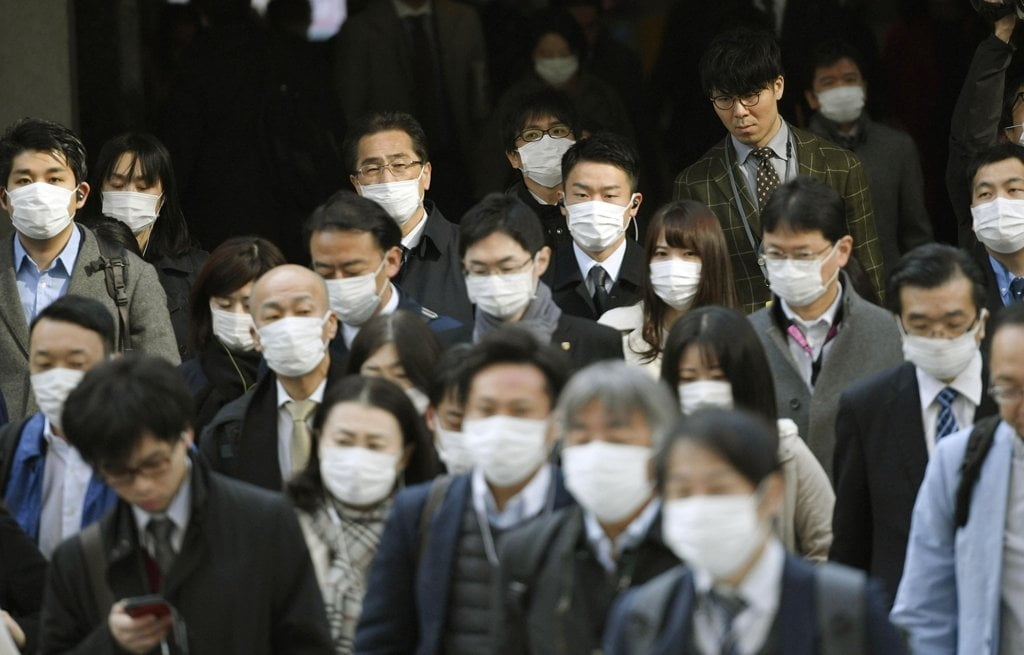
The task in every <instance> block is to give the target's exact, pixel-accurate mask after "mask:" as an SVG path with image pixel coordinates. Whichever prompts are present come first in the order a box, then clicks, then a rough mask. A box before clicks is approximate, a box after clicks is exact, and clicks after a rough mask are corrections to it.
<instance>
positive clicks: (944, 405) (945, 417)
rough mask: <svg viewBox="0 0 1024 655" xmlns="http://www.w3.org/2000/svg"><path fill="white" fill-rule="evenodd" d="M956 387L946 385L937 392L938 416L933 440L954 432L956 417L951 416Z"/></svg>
mask: <svg viewBox="0 0 1024 655" xmlns="http://www.w3.org/2000/svg"><path fill="white" fill-rule="evenodd" d="M956 396H957V393H956V389H952V388H950V387H946V388H945V389H943V390H942V391H940V392H939V396H938V398H936V400H938V401H939V417H938V419H936V420H935V441H938V440H939V439H941V438H942V437H945V436H948V435H950V434H953V433H954V432H956V417H954V416H953V401H954V400H956Z"/></svg>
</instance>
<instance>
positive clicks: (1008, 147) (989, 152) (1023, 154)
mask: <svg viewBox="0 0 1024 655" xmlns="http://www.w3.org/2000/svg"><path fill="white" fill-rule="evenodd" d="M1007 159H1016V160H1017V161H1019V162H1020V163H1022V164H1024V146H1022V145H1019V144H1016V143H1013V142H1012V141H1003V142H1002V143H997V144H995V145H992V146H989V147H987V148H985V149H984V150H982V151H980V152H979V153H978V154H977V155H975V157H974V159H972V160H971V163H970V164H969V165H968V166H967V189H968V191H969V192H970V194H971V197H972V198H973V197H974V178H975V177H977V175H978V171H980V170H981V169H982V168H983V167H985V166H988V165H989V164H996V163H998V162H1001V161H1005V160H1007Z"/></svg>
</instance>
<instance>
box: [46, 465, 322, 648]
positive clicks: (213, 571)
mask: <svg viewBox="0 0 1024 655" xmlns="http://www.w3.org/2000/svg"><path fill="white" fill-rule="evenodd" d="M191 476H192V478H191V479H192V514H191V517H190V518H189V524H188V527H187V529H186V530H185V535H184V538H183V541H182V545H181V549H180V550H179V552H178V554H177V556H176V557H175V559H174V563H173V564H172V566H171V568H170V570H169V571H168V572H167V574H166V575H165V576H164V580H163V583H162V585H161V589H160V595H161V596H163V597H164V598H166V599H167V601H168V602H169V603H170V604H171V605H172V606H174V607H175V608H176V609H177V610H178V612H179V613H180V614H181V617H182V619H183V620H184V622H185V625H186V628H187V632H188V641H189V646H190V648H189V652H191V653H195V655H203V654H205V653H210V654H214V653H216V654H217V655H231V654H237V655H261V654H265V655H270V653H308V654H314V653H316V654H318V655H330V654H331V653H333V652H334V648H333V645H332V643H331V637H330V632H329V629H328V627H327V617H326V616H325V614H324V606H323V600H322V599H321V597H320V588H319V586H318V585H317V582H316V575H315V574H314V572H313V564H312V562H311V561H310V559H309V551H308V550H307V549H306V542H305V540H304V539H303V537H302V530H301V529H300V528H299V523H298V519H297V518H296V516H295V510H294V509H293V508H292V506H291V505H290V504H289V503H288V502H287V501H286V500H285V499H284V498H283V497H282V496H281V495H280V494H272V493H268V492H267V491H264V490H262V489H256V488H254V487H252V486H249V485H247V484H240V483H238V482H236V481H234V480H229V479H228V478H225V477H222V476H220V475H217V474H216V473H213V472H211V471H210V470H209V469H208V468H207V467H206V466H205V465H204V464H203V463H202V462H201V461H199V460H198V459H193V461H192V472H191ZM99 525H100V537H101V543H102V546H103V549H104V550H103V552H104V556H105V564H106V568H105V570H104V573H105V577H106V583H107V586H108V587H109V590H110V592H111V593H112V594H113V597H114V599H115V600H117V599H121V598H129V597H132V596H141V595H145V594H148V593H153V591H152V590H151V589H150V587H149V581H148V579H147V575H146V567H145V564H144V559H143V554H142V553H143V547H142V546H141V544H140V541H139V535H138V528H137V527H136V524H135V517H134V516H133V515H132V510H131V506H130V505H129V504H128V503H126V502H125V501H123V500H122V501H121V502H120V503H118V505H117V507H116V508H115V509H114V510H113V511H112V512H111V513H109V514H107V515H106V517H104V518H103V520H102V521H101V522H100V524H99ZM84 557H85V555H84V550H83V548H82V542H81V537H80V536H79V535H76V536H74V537H72V538H70V539H68V540H67V541H65V542H64V543H63V544H61V545H60V547H58V548H57V551H56V552H55V553H54V556H53V562H52V565H51V567H50V576H49V580H48V581H47V588H46V595H45V599H44V601H43V615H42V621H41V629H40V652H41V653H82V654H86V653H88V654H90V655H91V654H94V653H111V654H113V653H118V652H123V651H121V650H120V649H119V648H117V647H116V645H115V643H114V640H113V637H112V636H111V634H110V629H109V628H108V627H107V612H106V608H100V607H97V605H96V600H95V598H96V597H95V595H94V592H93V586H92V582H91V579H90V575H89V573H88V570H87V567H86V566H83V561H84V559H83V558H84ZM158 651H159V649H155V651H154V652H158Z"/></svg>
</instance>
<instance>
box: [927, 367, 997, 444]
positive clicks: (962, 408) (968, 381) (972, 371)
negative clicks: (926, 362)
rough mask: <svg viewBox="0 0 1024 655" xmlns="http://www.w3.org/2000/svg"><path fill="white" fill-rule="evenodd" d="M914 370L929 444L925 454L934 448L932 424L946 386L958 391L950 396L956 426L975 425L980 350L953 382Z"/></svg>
mask: <svg viewBox="0 0 1024 655" xmlns="http://www.w3.org/2000/svg"><path fill="white" fill-rule="evenodd" d="M915 370H916V372H917V389H918V395H919V396H920V400H921V420H922V421H923V422H924V442H925V445H926V446H927V447H928V456H929V457H930V456H931V454H932V451H934V450H935V423H936V422H937V421H938V418H939V410H940V409H941V407H940V406H939V392H941V391H942V390H943V389H945V388H946V387H951V388H952V389H955V390H956V391H957V395H956V398H954V399H953V418H955V419H956V425H957V429H958V430H959V429H963V428H966V427H968V426H970V425H974V411H975V410H976V409H977V408H978V404H979V403H981V393H982V389H981V387H982V384H981V353H980V352H976V353H974V357H973V358H972V359H971V363H970V364H968V365H967V368H965V369H964V370H963V371H961V372H960V375H958V376H956V377H955V378H954V379H953V381H952V382H950V383H949V384H946V383H945V382H942V381H941V380H937V379H935V378H934V377H932V376H931V375H928V374H927V373H925V372H924V371H922V370H921V368H920V367H915Z"/></svg>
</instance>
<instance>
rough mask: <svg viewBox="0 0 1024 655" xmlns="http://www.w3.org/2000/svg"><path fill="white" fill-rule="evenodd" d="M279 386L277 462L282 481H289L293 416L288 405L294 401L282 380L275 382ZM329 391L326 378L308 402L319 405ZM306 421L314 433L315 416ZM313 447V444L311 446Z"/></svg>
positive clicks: (290, 474) (310, 430) (310, 395)
mask: <svg viewBox="0 0 1024 655" xmlns="http://www.w3.org/2000/svg"><path fill="white" fill-rule="evenodd" d="M275 384H276V385H277V462H278V464H280V465H281V479H282V480H287V479H288V478H290V477H291V476H292V425H293V422H292V415H291V413H290V412H289V411H288V403H289V402H291V401H292V400H293V398H292V397H291V396H289V395H288V392H287V391H285V389H284V386H283V385H282V384H281V381H280V380H275ZM325 389H327V378H326V377H325V378H324V379H323V380H321V381H320V384H318V385H317V387H316V389H313V393H311V394H309V398H308V399H307V400H312V401H314V402H315V403H316V404H317V405H319V404H320V403H322V402H323V400H324V390H325ZM315 413H316V412H315V411H314V412H311V413H310V415H309V418H307V419H306V425H307V426H308V427H309V432H310V434H312V433H313V414H315ZM310 445H311V446H312V444H310Z"/></svg>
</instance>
